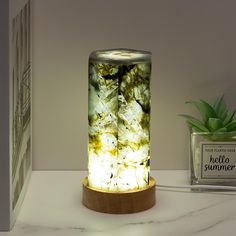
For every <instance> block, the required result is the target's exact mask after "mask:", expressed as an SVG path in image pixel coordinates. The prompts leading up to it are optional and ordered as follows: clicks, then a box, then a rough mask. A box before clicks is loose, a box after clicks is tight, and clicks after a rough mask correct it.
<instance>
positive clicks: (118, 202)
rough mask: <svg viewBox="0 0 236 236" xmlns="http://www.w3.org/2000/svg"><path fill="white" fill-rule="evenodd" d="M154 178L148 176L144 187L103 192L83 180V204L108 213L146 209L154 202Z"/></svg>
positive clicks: (125, 212)
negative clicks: (147, 182) (146, 185)
mask: <svg viewBox="0 0 236 236" xmlns="http://www.w3.org/2000/svg"><path fill="white" fill-rule="evenodd" d="M155 185H156V182H155V179H154V178H152V177H150V181H149V185H148V187H147V188H145V189H141V190H135V191H126V192H105V191H100V190H97V189H94V188H91V187H89V186H88V179H87V178H85V179H84V180H83V200H82V202H83V204H84V206H86V207H87V208H89V209H91V210H94V211H98V212H103V213H110V214H127V213H135V212H140V211H144V210H147V209H149V208H151V207H153V206H154V205H155V203H156V191H155Z"/></svg>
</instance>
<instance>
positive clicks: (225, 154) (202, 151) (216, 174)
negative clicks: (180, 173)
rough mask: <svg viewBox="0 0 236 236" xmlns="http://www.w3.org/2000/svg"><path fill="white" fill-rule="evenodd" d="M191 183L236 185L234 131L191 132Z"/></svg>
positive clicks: (235, 137)
mask: <svg viewBox="0 0 236 236" xmlns="http://www.w3.org/2000/svg"><path fill="white" fill-rule="evenodd" d="M190 172H191V184H193V185H196V184H200V185H204V184H205V185H229V186H235V185H236V132H230V133H226V132H222V133H217V134H216V133H206V132H204V133H200V132H192V133H191V147H190Z"/></svg>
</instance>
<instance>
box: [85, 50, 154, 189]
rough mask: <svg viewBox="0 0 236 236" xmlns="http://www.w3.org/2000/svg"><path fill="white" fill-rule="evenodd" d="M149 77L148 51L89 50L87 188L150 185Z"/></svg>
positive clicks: (149, 58)
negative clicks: (90, 51)
mask: <svg viewBox="0 0 236 236" xmlns="http://www.w3.org/2000/svg"><path fill="white" fill-rule="evenodd" d="M150 76H151V53H150V52H146V51H137V50H131V49H111V50H98V51H94V52H92V53H91V54H90V57H89V109H88V110H89V113H88V120H89V143H88V185H89V186H90V187H93V188H96V189H99V190H104V191H116V192H122V191H129V190H139V189H143V188H145V187H147V186H148V184H149V172H150Z"/></svg>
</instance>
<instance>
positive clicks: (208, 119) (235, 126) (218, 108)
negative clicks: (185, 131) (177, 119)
mask: <svg viewBox="0 0 236 236" xmlns="http://www.w3.org/2000/svg"><path fill="white" fill-rule="evenodd" d="M186 104H192V105H194V106H195V107H196V108H197V110H198V111H199V113H200V115H201V120H199V119H196V118H195V117H192V116H189V115H183V114H181V115H180V116H182V117H184V118H185V119H186V122H187V124H188V126H189V128H190V131H195V132H201V133H205V134H204V136H206V137H207V138H208V139H210V140H213V141H217V140H221V141H224V140H231V139H232V138H233V137H234V136H235V135H236V118H235V114H236V109H235V110H234V111H232V112H229V111H228V109H227V106H226V103H225V101H224V96H221V97H219V98H217V99H216V100H215V102H214V104H213V105H210V104H209V103H208V102H206V101H204V100H199V101H187V102H186Z"/></svg>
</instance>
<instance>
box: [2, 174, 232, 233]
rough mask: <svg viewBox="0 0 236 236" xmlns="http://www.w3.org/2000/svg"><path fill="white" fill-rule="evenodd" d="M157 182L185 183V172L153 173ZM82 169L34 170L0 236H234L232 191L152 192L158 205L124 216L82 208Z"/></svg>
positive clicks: (186, 180) (165, 190) (164, 190)
mask: <svg viewBox="0 0 236 236" xmlns="http://www.w3.org/2000/svg"><path fill="white" fill-rule="evenodd" d="M151 175H152V176H153V177H155V179H156V180H157V181H158V183H159V184H171V185H174V184H187V183H188V178H187V171H152V172H151ZM85 176H86V172H84V171H34V172H33V174H32V178H31V181H30V185H29V188H28V192H27V194H26V198H25V200H24V203H23V206H22V209H21V212H20V214H19V217H18V220H17V222H16V224H15V227H14V228H13V230H12V231H11V232H10V233H5V232H1V233H0V236H7V235H8V236H16V235H17V236H23V235H24V236H28V235H30V236H41V235H42V236H54V235H56V236H62V235H63V236H79V235H82V236H83V235H86V236H108V235H109V236H116V235H119V236H121V235H122V236H126V235H129V236H139V235H142V236H143V235H144V236H152V235H153V236H166V235H168V236H172V235H173V236H178V235H179V236H185V235H194V236H195V235H196V236H199V235H201V236H203V235H206V236H211V235H214V236H218V235H219V236H222V235H227V236H231V235H232V236H234V235H236V193H233V192H231V193H209V192H208V193H206V192H204V193H193V192H190V191H189V190H168V189H157V192H156V195H157V204H156V206H155V207H153V208H152V209H150V210H147V211H144V212H141V213H135V214H127V215H110V214H103V213H98V212H94V211H91V210H89V209H87V208H85V207H84V206H83V205H82V204H81V198H82V187H81V181H82V179H83V178H84V177H85Z"/></svg>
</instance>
